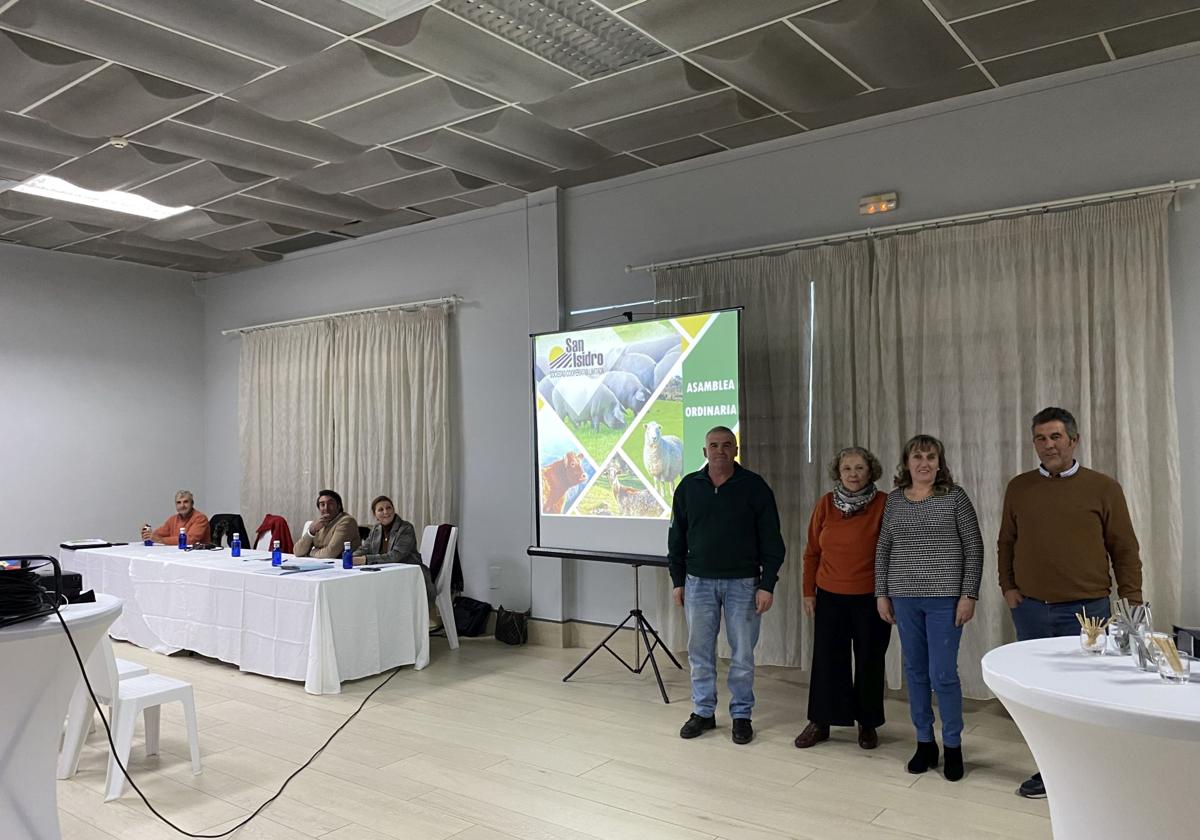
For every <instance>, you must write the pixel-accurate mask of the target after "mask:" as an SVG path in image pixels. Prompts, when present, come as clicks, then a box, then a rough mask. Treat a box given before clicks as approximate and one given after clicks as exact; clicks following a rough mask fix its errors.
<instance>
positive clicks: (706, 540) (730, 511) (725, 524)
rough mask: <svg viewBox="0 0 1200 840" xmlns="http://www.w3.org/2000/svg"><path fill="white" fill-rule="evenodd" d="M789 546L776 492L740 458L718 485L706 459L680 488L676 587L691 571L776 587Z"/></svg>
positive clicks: (672, 561)
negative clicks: (752, 579)
mask: <svg viewBox="0 0 1200 840" xmlns="http://www.w3.org/2000/svg"><path fill="white" fill-rule="evenodd" d="M785 551H786V549H785V548H784V545H783V536H782V535H781V534H780V533H779V511H778V509H777V508H776V507H775V494H774V493H772V492H771V488H770V487H768V486H767V482H765V481H763V479H762V476H760V475H759V474H758V473H753V472H750V470H748V469H746V468H745V467H742V466H740V465H739V464H737V463H735V464H734V465H733V475H732V476H730V477H729V479H728V480H727V481H726V482H725V483H724V484H722V485H721V486H720V487H717V486H716V485H714V484H713V483H712V480H711V479H710V478H709V477H708V465H707V464H706V465H705V466H704V468H703V469H701V470H698V471H696V472H694V473H688V474H687V475H685V476H684V477H683V480H682V481H680V482H679V486H677V487H676V488H675V499H674V503H673V504H672V505H671V530H670V532H669V534H668V535H667V557H668V563H669V568H670V572H671V581H672V583H674V584H675V586H683V584H684V580H685V579H686V578H687V576H688V575H695V576H696V577H703V578H745V577H758V578H760V581H759V584H758V588H759V589H765V590H766V591H767V592H774V591H775V581H777V580H778V579H779V567H780V566H782V565H783V556H784V553H785Z"/></svg>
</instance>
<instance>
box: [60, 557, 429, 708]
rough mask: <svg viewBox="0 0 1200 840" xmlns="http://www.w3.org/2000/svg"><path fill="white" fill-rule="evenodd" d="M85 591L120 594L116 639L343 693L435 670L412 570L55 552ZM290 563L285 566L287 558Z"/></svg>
mask: <svg viewBox="0 0 1200 840" xmlns="http://www.w3.org/2000/svg"><path fill="white" fill-rule="evenodd" d="M59 558H60V562H61V563H62V566H63V568H64V569H70V570H72V571H77V572H80V573H82V574H83V584H84V588H92V589H95V590H96V591H97V592H107V593H109V594H111V595H116V596H117V597H119V598H121V599H122V600H124V602H125V611H124V613H123V614H122V616H121V617H120V619H118V620H117V621H116V622H114V623H113V626H112V629H111V630H110V631H109V632H110V635H111V636H112V637H113V638H114V639H123V640H126V641H130V642H133V643H134V644H136V645H139V646H141V647H144V648H149V649H150V650H153V651H157V652H158V653H168V654H169V653H174V652H176V651H179V650H190V651H195V652H196V653H200V654H203V655H205V656H211V657H214V658H216V659H220V660H222V661H224V662H231V663H233V664H235V665H237V666H238V667H239V668H241V669H242V670H243V671H249V672H252V673H255V674H265V675H267V676H270V677H280V678H282V679H288V680H300V681H303V682H304V688H305V690H306V691H308V692H309V693H310V694H337V693H339V692H340V691H341V683H342V682H343V681H345V680H353V679H359V678H360V677H367V676H371V675H372V674H378V673H381V672H383V671H386V670H387V669H389V668H393V667H396V666H398V665H415V666H416V667H417V668H418V669H420V668H424V667H425V666H426V665H427V664H429V603H428V601H427V600H426V594H425V583H424V578H423V576H422V574H421V569H420V568H418V567H417V566H409V565H401V564H391V565H386V566H381V567H379V568H380V569H381V570H380V571H378V572H363V571H360V570H358V569H357V568H355V569H353V570H343V569H342V568H341V567H340V562H339V563H338V564H336V565H335V566H331V567H330V568H328V569H323V570H320V571H311V572H299V573H294V574H283V575H276V574H270V573H268V570H270V569H271V565H270V563H269V562H265V561H266V560H269V558H270V555H269V554H268V553H267V552H262V551H254V550H250V549H243V550H242V557H241V558H235V557H233V556H231V554H230V551H229V549H223V550H221V551H180V550H179V549H178V548H175V547H173V546H162V545H155V546H143V545H140V544H137V545H123V546H115V547H113V548H95V549H83V550H78V551H72V550H70V549H63V550H62V551H61V552H60V554H59ZM292 560H293V558H292V557H291V556H290V555H284V562H285V563H287V562H289V561H292Z"/></svg>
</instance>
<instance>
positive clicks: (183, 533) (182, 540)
mask: <svg viewBox="0 0 1200 840" xmlns="http://www.w3.org/2000/svg"><path fill="white" fill-rule="evenodd" d="M179 550H180V551H187V530H185V529H184V528H180V529H179Z"/></svg>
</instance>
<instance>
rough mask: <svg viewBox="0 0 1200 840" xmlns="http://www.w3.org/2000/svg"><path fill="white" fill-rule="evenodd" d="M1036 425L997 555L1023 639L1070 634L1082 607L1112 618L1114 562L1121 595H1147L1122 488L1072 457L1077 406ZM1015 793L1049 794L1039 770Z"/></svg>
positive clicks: (1045, 414)
mask: <svg viewBox="0 0 1200 840" xmlns="http://www.w3.org/2000/svg"><path fill="white" fill-rule="evenodd" d="M1031 425H1032V427H1033V448H1034V449H1035V450H1036V451H1037V455H1038V459H1039V461H1040V463H1039V464H1038V468H1037V469H1036V470H1030V471H1029V472H1024V473H1021V474H1020V475H1018V476H1017V477H1016V478H1014V479H1013V480H1012V481H1010V482H1009V483H1008V489H1007V490H1006V491H1005V493H1004V512H1003V514H1002V515H1001V517H1000V539H999V555H998V558H997V567H998V569H999V572H1000V589H1001V591H1003V592H1004V600H1005V601H1006V602H1007V603H1008V607H1009V609H1010V610H1011V611H1012V619H1013V625H1014V626H1015V627H1016V629H1017V639H1018V640H1019V641H1025V640H1027V639H1046V638H1050V637H1052V636H1074V635H1076V634H1078V633H1079V623H1078V622H1077V621H1076V620H1075V614H1076V613H1078V612H1081V611H1082V610H1085V609H1086V610H1087V614H1088V615H1089V616H1092V617H1095V618H1098V619H1103V618H1107V617H1108V616H1109V603H1108V596H1109V591H1110V589H1111V587H1112V578H1110V576H1109V567H1110V566H1111V568H1112V577H1115V578H1116V581H1117V594H1118V595H1120V596H1121V597H1122V598H1128V599H1129V600H1130V601H1131V602H1134V603H1141V600H1142V561H1141V556H1140V554H1139V551H1138V541H1137V536H1136V535H1135V534H1134V532H1133V522H1132V521H1131V520H1130V518H1129V508H1128V506H1127V505H1126V504H1125V493H1124V492H1123V491H1122V490H1121V485H1120V484H1118V483H1117V481H1116V479H1113V478H1110V477H1108V476H1107V475H1105V474H1104V473H1099V472H1096V471H1094V470H1089V469H1087V468H1086V467H1081V466H1080V465H1079V462H1078V461H1076V460H1075V448H1076V447H1077V446H1078V445H1079V428H1078V426H1077V425H1076V423H1075V417H1074V416H1072V414H1071V412H1069V411H1067V410H1066V409H1063V408H1053V407H1051V408H1044V409H1042V410H1041V411H1039V412H1038V413H1037V414H1035V415H1034V416H1033V422H1032V424H1031ZM1017 793H1018V794H1020V795H1021V796H1024V797H1026V798H1029V799H1044V798H1045V796H1046V786H1045V785H1044V784H1043V783H1042V774H1041V773H1035V774H1034V775H1033V776H1032V777H1031V778H1029V779H1026V780H1025V781H1024V782H1022V783H1021V786H1020V787H1019V788H1017Z"/></svg>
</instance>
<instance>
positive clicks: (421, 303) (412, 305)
mask: <svg viewBox="0 0 1200 840" xmlns="http://www.w3.org/2000/svg"><path fill="white" fill-rule="evenodd" d="M462 301H463V299H462V298H461V297H459V296H458V295H448V296H446V297H440V298H430V299H429V300H413V301H408V302H407V303H390V304H388V305H387V306H373V307H371V308H370V309H351V310H349V311H348V312H330V313H329V314H328V315H309V316H308V317H306V318H292V319H291V320H288V321H272V322H271V323H269V324H254V325H253V326H249V327H234V328H233V329H231V330H221V335H233V334H234V333H248V332H253V331H254V330H265V329H267V328H268V327H286V326H290V325H292V324H304V323H307V322H309V321H325V320H327V319H329V318H338V317H341V316H342V315H363V314H365V313H367V312H388V311H390V310H392V309H408V310H413V309H423V308H424V307H426V306H439V305H441V304H444V303H448V304H450V305H451V306H454V305H456V304H459V303H462Z"/></svg>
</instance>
